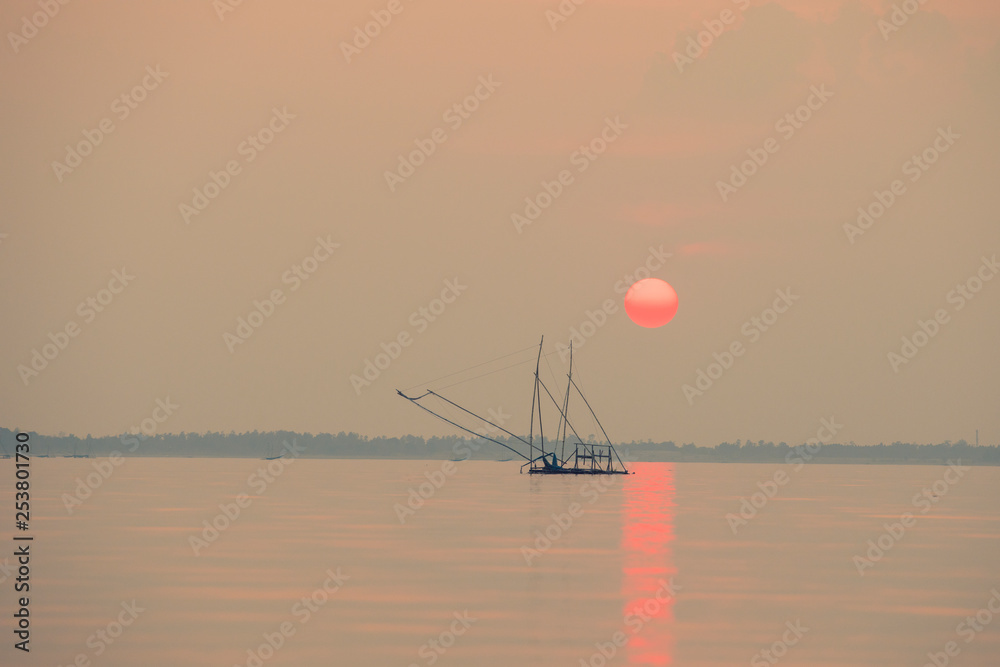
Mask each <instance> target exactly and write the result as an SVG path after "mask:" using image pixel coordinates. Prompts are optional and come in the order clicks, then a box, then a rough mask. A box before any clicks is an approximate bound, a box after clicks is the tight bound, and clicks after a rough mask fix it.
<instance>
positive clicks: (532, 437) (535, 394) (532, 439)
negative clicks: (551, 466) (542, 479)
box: [528, 335, 545, 461]
mask: <svg viewBox="0 0 1000 667" xmlns="http://www.w3.org/2000/svg"><path fill="white" fill-rule="evenodd" d="M544 342H545V336H544V335H543V336H542V339H541V340H540V341H539V342H538V358H537V359H536V360H535V386H534V389H533V390H532V392H531V421H530V425H529V426H528V448H529V450H530V451H529V457H528V460H530V461H534V460H535V444H534V443H535V403H536V401H537V403H538V404H539V405H538V412H539V415H538V428H539V429H541V427H542V415H541V411H542V406H541V400H538V399H540V397H539V396H538V369H539V367H540V365H541V363H542V343H544ZM544 445H545V441H544V440H543V441H542V447H543V448H542V453H543V454H544V453H545V449H544Z"/></svg>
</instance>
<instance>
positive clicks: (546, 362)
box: [542, 355, 566, 440]
mask: <svg viewBox="0 0 1000 667" xmlns="http://www.w3.org/2000/svg"><path fill="white" fill-rule="evenodd" d="M545 367H546V368H547V369H549V375H551V376H552V384H553V386H555V384H556V381H557V378H556V374H555V373H554V372H553V371H552V365H551V364H550V363H549V357H548V355H546V356H545ZM542 386H544V385H542ZM548 390H549V389H548V387H546V388H545V391H546V392H548ZM549 398H552V394H549ZM552 402H553V403H555V399H552ZM556 410H559V405H558V404H557V405H556ZM564 419H566V415H564V414H563V412H562V410H559V424H558V425H557V426H556V440H559V431H560V430H562V428H563V420H564Z"/></svg>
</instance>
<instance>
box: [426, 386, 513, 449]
mask: <svg viewBox="0 0 1000 667" xmlns="http://www.w3.org/2000/svg"><path fill="white" fill-rule="evenodd" d="M427 393H429V394H431V395H432V396H437V397H438V398H440V399H441V400H442V401H445V402H446V403H451V404H452V405H454V406H455V407H456V408H458V409H459V410H461V411H463V412H468V413H469V414H470V415H472V416H473V417H475V418H476V419H479V420H480V421H484V422H486V423H487V424H489V425H490V426H495V427H497V428H498V429H500V430H501V431H503V432H504V433H506V434H507V435H509V436H510V437H512V438H517V439H518V440H520V441H521V442H523V443H524V444H526V445H529V444H531V443H529V442H528V441H526V440H525V439H524V438H522V437H520V436H517V435H514V434H513V433H511V432H510V431H508V430H507V429H505V428H504V427H503V426H500V424H494V423H493V422H491V421H490V420H489V419H486V418H485V417H480V416H479V415H477V414H476V413H475V412H473V411H472V410H466V409H465V408H463V407H462V406H461V405H459V404H458V403H456V402H454V401H451V400H449V399H447V398H445V397H444V396H442V395H441V394H437V393H435V392H433V391H428V392H427ZM466 430H469V429H466ZM473 433H475V431H473ZM477 435H478V434H477Z"/></svg>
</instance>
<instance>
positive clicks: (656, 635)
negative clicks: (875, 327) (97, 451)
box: [0, 458, 1000, 667]
mask: <svg viewBox="0 0 1000 667" xmlns="http://www.w3.org/2000/svg"><path fill="white" fill-rule="evenodd" d="M95 464H96V465H101V466H102V467H103V469H104V472H105V474H107V473H108V472H109V470H110V475H109V476H108V477H107V479H104V477H103V476H102V475H101V474H100V473H98V472H97V471H96V470H95ZM268 465H270V467H271V471H270V472H268V470H267V466H268ZM0 468H2V469H3V471H2V475H3V482H2V484H3V486H2V487H0V488H2V490H3V493H2V497H3V500H4V506H5V507H7V508H9V509H8V514H9V517H8V518H7V519H6V520H8V521H13V509H12V507H13V492H12V484H11V481H12V480H13V470H12V466H11V461H3V462H2V464H0ZM631 469H632V470H634V472H635V474H634V475H629V476H616V477H595V478H586V477H571V476H531V475H520V474H518V465H517V464H516V463H515V462H486V461H459V462H442V461H385V460H378V461H374V460H372V461H366V460H307V459H301V460H286V461H284V462H283V461H272V462H267V461H262V460H250V459H150V458H139V459H129V460H126V461H125V462H124V463H122V464H121V465H119V466H117V467H116V466H112V465H111V464H110V463H107V459H33V460H32V463H31V470H32V485H33V486H32V503H33V505H32V517H31V518H32V522H31V528H32V530H31V531H30V532H31V533H32V534H33V535H34V536H35V539H34V541H33V542H32V543H31V554H32V556H31V558H32V560H31V568H32V569H31V593H30V599H31V602H30V609H31V612H32V616H31V622H32V625H31V644H30V646H31V653H30V656H27V657H29V658H30V659H27V660H25V657H26V656H24V654H22V653H21V652H19V651H15V650H14V649H13V646H12V645H13V643H14V640H13V639H12V635H11V634H10V630H9V627H10V615H9V614H10V610H12V609H13V601H12V599H13V595H12V585H13V582H12V575H9V574H4V573H2V572H0V576H2V577H3V578H4V579H5V581H4V582H3V584H2V589H3V596H2V598H0V600H2V612H3V614H4V617H5V618H7V619H8V621H7V622H6V623H5V627H7V628H8V630H7V631H6V632H4V635H5V640H4V645H3V647H2V649H0V655H2V660H0V662H2V663H3V664H5V665H7V664H31V665H47V666H54V665H61V666H65V665H70V664H78V665H108V666H113V665H114V666H117V665H121V666H127V667H137V666H146V667H153V666H164V667H166V666H169V667H176V666H178V665H183V666H185V667H198V666H201V665H205V666H207V665H221V666H226V667H228V666H231V665H241V666H244V667H252V666H253V665H258V666H261V665H267V666H269V667H270V666H272V665H273V666H278V665H295V666H297V667H310V666H314V665H315V666H319V665H323V666H327V665H353V666H368V665H371V666H378V667H385V666H392V665H399V666H401V667H409V666H412V665H417V666H420V667H423V666H430V665H438V666H443V667H449V666H453V665H454V666H458V665H478V666H501V665H503V666H505V667H506V666H509V665H545V666H550V665H566V666H567V667H570V666H572V667H577V666H579V665H591V666H592V667H601V666H602V665H706V666H714V665H719V666H721V665H726V666H729V665H751V666H756V665H772V664H779V663H780V664H782V665H789V666H791V665H811V666H833V665H838V666H839V665H842V666H858V665H878V666H880V667H881V666H885V665H914V666H916V667H919V666H921V665H925V664H932V665H933V664H935V662H933V661H937V663H938V664H939V665H941V664H954V665H960V666H961V667H973V666H979V665H998V664H1000V657H998V656H1000V618H996V619H994V616H1000V614H998V613H996V612H1000V502H998V501H1000V468H991V467H978V468H975V467H974V468H969V469H963V468H962V467H960V466H952V467H946V466H866V465H811V466H804V467H801V469H796V468H795V467H794V466H792V465H778V464H713V463H634V464H632V465H631ZM88 474H91V477H90V481H91V485H90V486H92V487H94V488H89V487H80V488H79V494H78V496H79V498H78V499H79V500H80V502H79V503H77V502H75V501H74V502H73V504H71V509H72V512H70V511H69V510H67V507H66V501H67V499H68V498H69V497H70V496H72V495H73V494H74V493H77V490H78V488H77V487H78V481H77V480H78V479H79V480H80V481H81V482H82V483H83V484H86V483H87V482H86V478H87V475H88ZM98 482H99V484H98ZM924 489H926V490H927V491H926V493H923V490H924ZM87 492H89V497H86V498H85V499H83V498H82V496H87V495H88V493H87ZM242 494H245V495H242ZM754 494H756V495H754ZM743 501H745V502H743ZM727 515H728V518H727ZM904 515H905V516H904ZM213 523H214V524H215V526H214V527H213V526H212V524H213ZM5 552H6V553H7V559H8V560H7V561H2V563H3V564H5V565H6V566H7V568H8V570H7V571H9V567H10V564H11V562H12V561H13V558H12V556H11V555H10V554H11V553H12V552H13V548H10V549H5ZM991 605H992V609H993V610H995V611H993V610H991ZM977 613H978V620H977ZM969 617H971V621H970V620H968V619H969ZM932 660H933V661H932Z"/></svg>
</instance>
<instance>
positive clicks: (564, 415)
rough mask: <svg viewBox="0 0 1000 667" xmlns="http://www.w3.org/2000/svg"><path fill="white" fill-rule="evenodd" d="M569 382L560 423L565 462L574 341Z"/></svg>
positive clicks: (564, 459)
mask: <svg viewBox="0 0 1000 667" xmlns="http://www.w3.org/2000/svg"><path fill="white" fill-rule="evenodd" d="M567 377H568V378H569V382H567V383H566V397H565V398H564V399H563V409H562V420H561V421H560V424H561V425H562V455H561V458H562V460H563V462H565V461H566V427H567V426H569V388H570V386H571V383H572V382H573V341H572V340H571V341H570V342H569V375H568V376H567ZM556 437H557V438H558V437H559V431H558V430H556Z"/></svg>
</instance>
